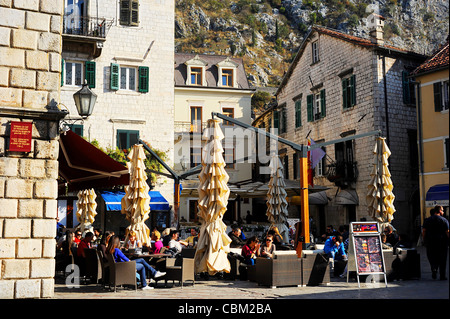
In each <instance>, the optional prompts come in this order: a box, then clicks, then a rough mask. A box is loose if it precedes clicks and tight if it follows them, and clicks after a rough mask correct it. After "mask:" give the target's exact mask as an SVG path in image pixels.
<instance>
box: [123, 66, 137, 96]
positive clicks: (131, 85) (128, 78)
mask: <svg viewBox="0 0 450 319" xmlns="http://www.w3.org/2000/svg"><path fill="white" fill-rule="evenodd" d="M120 89H121V90H129V91H136V69H135V68H130V67H124V66H121V67H120Z"/></svg>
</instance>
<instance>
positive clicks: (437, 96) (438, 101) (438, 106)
mask: <svg viewBox="0 0 450 319" xmlns="http://www.w3.org/2000/svg"><path fill="white" fill-rule="evenodd" d="M441 92H442V83H441V82H438V83H434V84H433V93H434V111H435V112H440V111H442V96H441Z"/></svg>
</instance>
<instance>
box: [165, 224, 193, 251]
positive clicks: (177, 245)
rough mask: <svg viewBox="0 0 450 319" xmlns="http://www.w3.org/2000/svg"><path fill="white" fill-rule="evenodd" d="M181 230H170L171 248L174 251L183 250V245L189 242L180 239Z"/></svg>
mask: <svg viewBox="0 0 450 319" xmlns="http://www.w3.org/2000/svg"><path fill="white" fill-rule="evenodd" d="M178 235H179V231H178V230H176V229H172V230H171V231H170V235H169V236H170V241H169V245H168V246H169V248H170V249H171V250H172V251H174V252H175V253H179V252H181V250H182V249H183V246H187V245H188V243H187V242H185V241H183V240H178Z"/></svg>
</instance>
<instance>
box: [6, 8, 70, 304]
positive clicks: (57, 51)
mask: <svg viewBox="0 0 450 319" xmlns="http://www.w3.org/2000/svg"><path fill="white" fill-rule="evenodd" d="M62 14H63V5H62V2H61V1H59V0H40V1H38V0H34V1H22V0H1V1H0V17H1V18H0V298H2V299H3V298H7V299H12V298H17V299H21V298H47V297H52V296H53V290H54V288H53V287H54V279H53V277H54V269H55V259H54V257H55V240H54V238H55V235H56V221H55V218H56V213H57V201H56V197H57V192H58V190H57V178H58V161H57V159H58V149H59V148H58V136H59V128H58V123H59V120H60V119H61V118H63V117H64V116H65V115H66V114H67V113H66V112H61V111H60V110H59V109H58V107H57V105H58V103H59V94H60V87H59V77H60V71H61V30H62ZM27 123H29V124H27ZM29 125H31V127H28V126H29ZM27 130H29V131H27ZM27 133H28V134H27Z"/></svg>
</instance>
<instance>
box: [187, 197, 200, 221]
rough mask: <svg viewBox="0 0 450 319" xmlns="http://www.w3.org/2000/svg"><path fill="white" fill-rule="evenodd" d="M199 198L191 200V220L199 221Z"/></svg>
mask: <svg viewBox="0 0 450 319" xmlns="http://www.w3.org/2000/svg"><path fill="white" fill-rule="evenodd" d="M197 214H198V200H189V221H190V222H197V219H198V217H197V216H198V215H197Z"/></svg>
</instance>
